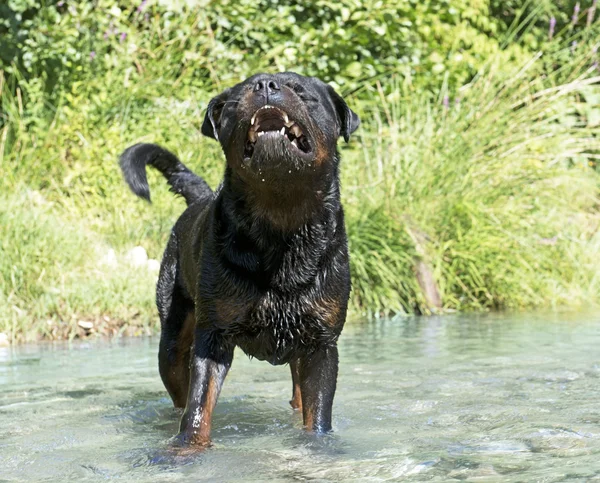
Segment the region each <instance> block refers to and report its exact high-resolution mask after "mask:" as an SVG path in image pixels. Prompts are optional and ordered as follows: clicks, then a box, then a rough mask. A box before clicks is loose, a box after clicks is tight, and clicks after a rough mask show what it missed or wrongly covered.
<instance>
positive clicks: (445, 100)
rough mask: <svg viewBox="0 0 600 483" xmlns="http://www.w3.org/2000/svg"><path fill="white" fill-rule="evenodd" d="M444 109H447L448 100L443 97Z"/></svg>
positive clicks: (446, 97)
mask: <svg viewBox="0 0 600 483" xmlns="http://www.w3.org/2000/svg"><path fill="white" fill-rule="evenodd" d="M443 104H444V109H448V104H450V99H449V98H448V96H444V101H443Z"/></svg>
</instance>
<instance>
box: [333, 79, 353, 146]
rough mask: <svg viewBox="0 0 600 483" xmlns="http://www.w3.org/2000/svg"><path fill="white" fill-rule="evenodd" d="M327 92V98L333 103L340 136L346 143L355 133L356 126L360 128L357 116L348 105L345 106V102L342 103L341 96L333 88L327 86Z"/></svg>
mask: <svg viewBox="0 0 600 483" xmlns="http://www.w3.org/2000/svg"><path fill="white" fill-rule="evenodd" d="M327 90H328V91H329V96H330V97H331V100H332V101H333V105H334V106H335V111H336V113H337V116H338V119H339V122H340V136H344V141H346V142H348V141H349V140H350V134H352V133H353V132H354V131H356V130H357V129H358V126H360V119H359V117H358V115H357V114H356V113H355V112H354V111H353V110H352V109H350V108H349V107H348V104H346V101H344V99H343V98H342V96H340V95H339V94H338V93H337V92H335V90H334V89H333V87H331V86H327Z"/></svg>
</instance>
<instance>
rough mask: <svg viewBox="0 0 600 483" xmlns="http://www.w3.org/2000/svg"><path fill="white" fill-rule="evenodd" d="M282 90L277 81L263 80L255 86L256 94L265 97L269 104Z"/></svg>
mask: <svg viewBox="0 0 600 483" xmlns="http://www.w3.org/2000/svg"><path fill="white" fill-rule="evenodd" d="M280 90H281V87H280V86H279V83H278V82H277V81H276V80H275V79H261V80H259V81H258V82H257V83H256V84H254V93H255V94H258V95H259V96H262V97H264V98H265V99H266V100H267V102H269V99H270V98H273V97H275V96H276V95H277V94H278V93H279V91H280Z"/></svg>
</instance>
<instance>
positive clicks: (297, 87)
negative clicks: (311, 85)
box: [286, 83, 317, 102]
mask: <svg viewBox="0 0 600 483" xmlns="http://www.w3.org/2000/svg"><path fill="white" fill-rule="evenodd" d="M286 85H287V87H289V88H290V89H292V90H293V91H294V92H295V93H296V94H297V95H298V97H299V98H300V99H302V100H303V101H305V102H316V101H317V99H316V98H315V97H313V96H311V95H310V94H308V93H307V92H306V90H305V89H304V87H302V86H301V85H300V84H291V83H290V84H286Z"/></svg>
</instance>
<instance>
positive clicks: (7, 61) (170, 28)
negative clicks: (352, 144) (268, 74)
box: [0, 0, 568, 101]
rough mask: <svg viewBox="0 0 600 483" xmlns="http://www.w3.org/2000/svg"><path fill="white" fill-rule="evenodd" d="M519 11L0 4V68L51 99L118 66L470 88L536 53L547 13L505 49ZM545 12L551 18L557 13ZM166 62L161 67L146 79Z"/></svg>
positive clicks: (434, 5)
mask: <svg viewBox="0 0 600 483" xmlns="http://www.w3.org/2000/svg"><path fill="white" fill-rule="evenodd" d="M559 3H560V2H559ZM563 3H564V2H563ZM516 4H518V2H512V3H511V2H509V3H508V4H506V5H504V6H503V7H502V8H500V4H499V3H498V2H493V1H492V2H491V5H490V0H477V1H475V2H473V1H467V0H459V1H452V2H451V1H449V0H434V1H429V2H417V1H409V2H407V1H405V0H393V1H388V2H371V3H369V2H367V3H365V2H362V1H360V0H343V1H332V0H319V1H316V2H298V1H297V0H279V1H274V0H235V1H233V0H224V1H220V2H198V3H195V4H194V3H192V2H190V3H181V2H177V1H174V0H172V1H160V2H156V3H155V2H146V1H142V2H134V1H124V0H121V1H119V0H98V1H93V2H92V1H89V0H88V1H83V2H74V1H72V0H60V1H57V0H47V1H44V2H42V3H37V2H35V1H33V0H10V1H9V2H7V3H6V4H3V5H2V6H0V14H1V15H0V18H2V19H3V20H2V21H0V38H2V39H3V40H2V48H0V60H1V62H2V64H1V66H0V67H2V69H3V70H4V71H5V72H7V73H9V74H10V75H11V77H12V80H11V81H12V82H14V81H19V80H20V79H21V76H24V78H25V80H29V81H31V80H32V79H35V80H36V81H37V82H41V83H42V84H43V89H44V91H45V92H46V93H47V94H48V95H49V96H50V97H51V98H52V99H54V100H55V101H56V100H57V99H58V95H59V94H60V93H62V92H69V91H70V89H71V87H72V86H77V83H78V82H79V81H81V80H83V79H87V78H88V77H89V75H90V74H91V75H94V76H103V75H104V74H105V73H106V72H108V71H114V70H115V69H116V70H120V71H128V72H129V75H130V76H131V77H135V76H136V75H137V74H139V73H140V71H143V70H146V69H150V70H152V71H153V74H155V76H154V77H156V76H167V77H170V78H172V79H177V81H176V82H177V85H178V86H182V87H185V86H187V85H193V86H194V87H196V88H205V89H206V88H209V89H211V88H212V86H213V85H215V84H216V85H217V86H219V87H220V86H221V85H222V84H231V83H232V82H234V81H237V80H239V79H241V78H244V77H247V76H248V75H249V74H251V73H253V72H255V71H257V70H286V69H293V70H296V71H298V72H300V73H304V74H307V75H316V76H319V77H321V78H323V79H325V80H326V81H330V82H334V83H336V84H338V85H339V86H341V87H343V89H344V90H345V91H346V92H348V91H353V90H356V89H360V88H362V87H365V86H370V85H372V80H373V79H377V78H381V77H382V76H383V77H387V76H389V75H390V74H394V73H395V74H401V75H402V77H403V78H405V79H409V80H411V79H418V84H419V85H420V86H424V87H425V88H428V89H431V90H433V91H435V90H437V86H439V85H440V83H441V82H442V81H446V82H448V83H449V84H450V85H452V86H460V85H461V84H463V83H464V82H466V81H468V80H469V78H470V77H472V76H473V75H474V74H475V72H476V71H477V70H478V69H479V68H480V67H481V66H482V65H483V64H484V63H485V61H486V59H487V58H488V57H489V56H490V55H502V56H504V58H505V59H506V60H509V59H517V60H519V59H520V60H522V59H523V58H524V53H525V50H524V49H523V48H522V47H521V45H525V47H527V48H533V49H535V48H538V47H539V44H540V41H541V40H542V39H543V38H545V37H546V35H547V34H546V30H547V16H543V17H540V18H543V19H544V20H543V21H544V22H546V26H545V27H544V28H542V27H541V26H540V27H538V28H535V29H533V30H530V31H529V32H528V34H527V35H526V36H524V38H523V39H522V42H521V43H520V44H519V43H517V42H515V41H514V40H516V39H515V38H513V39H512V40H513V42H512V43H511V44H510V45H509V46H508V47H507V48H504V49H503V48H501V47H502V42H503V38H505V37H506V33H507V32H508V31H509V30H510V29H509V26H508V25H507V23H506V22H511V23H512V22H513V21H514V19H515V18H521V17H523V16H525V17H526V16H527V13H528V12H527V11H525V12H523V13H522V14H518V12H515V6H516ZM547 4H548V6H547V10H548V11H553V10H552V8H556V3H551V2H547ZM526 5H527V3H526ZM530 5H531V4H530ZM553 6H554V7H553ZM522 10H527V9H526V8H523V9H522ZM535 10H536V11H538V12H539V11H540V7H539V6H538V7H537V8H536V9H535ZM494 14H495V15H497V16H495V15H494ZM566 15H568V14H566ZM163 61H164V62H163ZM165 63H168V70H167V71H163V72H156V71H154V67H153V66H154V65H160V66H161V67H164V65H165ZM225 65H227V68H226V69H224V68H223V67H224V66H225Z"/></svg>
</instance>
